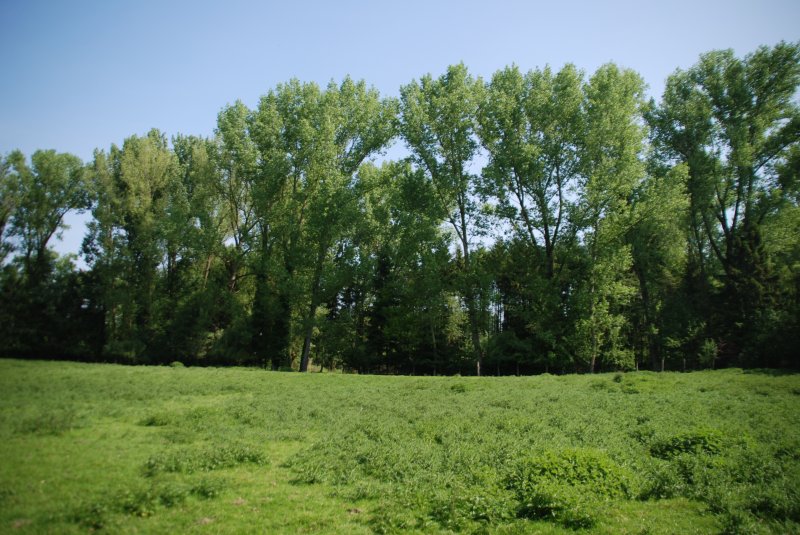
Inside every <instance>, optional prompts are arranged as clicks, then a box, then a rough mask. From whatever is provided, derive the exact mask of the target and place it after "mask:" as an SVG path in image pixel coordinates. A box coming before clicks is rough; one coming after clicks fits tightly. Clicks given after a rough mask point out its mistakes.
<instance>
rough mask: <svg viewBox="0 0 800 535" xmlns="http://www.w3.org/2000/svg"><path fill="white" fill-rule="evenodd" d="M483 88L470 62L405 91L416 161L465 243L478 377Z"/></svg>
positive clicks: (404, 120)
mask: <svg viewBox="0 0 800 535" xmlns="http://www.w3.org/2000/svg"><path fill="white" fill-rule="evenodd" d="M481 92H482V82H481V81H480V80H475V79H474V78H473V77H472V76H471V75H470V74H469V72H468V71H467V68H466V67H465V66H464V64H459V65H453V66H450V67H448V69H447V72H446V73H445V74H443V75H442V76H440V77H439V78H437V79H434V78H433V77H432V76H431V75H429V74H428V75H425V76H423V77H422V79H421V80H420V81H419V82H417V81H413V82H411V83H410V84H408V85H406V86H403V87H402V88H401V89H400V95H401V113H400V132H401V134H402V135H403V138H404V139H405V141H406V143H407V144H408V146H409V148H410V149H411V153H412V160H413V161H414V163H415V164H416V165H417V166H419V168H421V169H423V170H424V172H425V173H426V175H427V177H428V180H430V182H431V184H432V186H433V187H432V189H433V192H434V195H435V199H436V202H437V203H438V204H439V206H440V210H441V211H442V212H444V213H445V214H446V216H445V219H446V221H447V222H448V223H450V225H451V227H452V229H453V231H454V232H455V234H456V237H457V239H458V242H459V245H460V251H461V262H462V266H461V274H462V277H463V282H462V285H461V294H462V296H463V298H464V301H465V302H466V307H467V314H468V317H469V329H470V335H471V339H472V349H473V355H474V358H475V364H476V370H477V373H478V375H480V374H481V363H482V361H483V350H482V349H481V344H480V329H479V320H478V310H477V302H476V289H475V286H476V284H475V281H474V273H473V265H472V259H471V252H472V248H471V246H470V240H471V239H472V238H473V237H474V236H475V231H476V224H477V221H476V220H477V218H478V216H479V209H478V205H477V202H476V193H477V192H476V186H477V181H476V177H475V175H474V174H472V173H471V172H470V166H471V163H472V160H473V158H474V157H475V155H476V154H477V151H478V141H477V139H476V136H475V121H476V117H477V111H478V106H479V103H480V101H481Z"/></svg>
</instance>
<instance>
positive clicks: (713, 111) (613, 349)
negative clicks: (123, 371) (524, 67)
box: [0, 43, 800, 375]
mask: <svg viewBox="0 0 800 535" xmlns="http://www.w3.org/2000/svg"><path fill="white" fill-rule="evenodd" d="M645 87H646V86H645V82H644V80H642V79H641V77H640V76H639V75H638V74H637V73H635V72H633V71H631V70H628V69H623V68H620V67H619V66H617V65H614V64H607V65H603V66H602V67H600V68H599V69H597V70H596V71H595V72H594V73H585V72H582V71H580V70H579V69H578V68H576V67H575V66H573V65H565V66H564V67H562V68H561V69H560V70H555V69H552V68H550V67H545V68H542V69H536V70H532V71H529V72H522V71H521V70H520V68H519V67H517V66H515V65H512V66H508V67H505V68H503V69H500V70H498V71H497V72H496V73H494V74H493V75H492V76H491V78H489V79H487V80H483V79H481V78H479V77H475V76H473V75H472V74H470V72H469V70H468V68H467V67H466V66H465V65H463V64H458V65H452V66H450V67H448V68H447V69H446V70H445V72H444V73H443V74H441V75H439V76H434V75H432V74H427V75H424V76H422V77H421V78H420V79H419V80H413V81H411V82H409V83H408V84H407V85H404V86H403V87H401V88H400V90H399V99H395V98H387V97H384V96H381V95H380V94H379V93H378V92H377V91H376V90H375V89H374V88H371V87H369V86H368V85H367V83H366V82H365V81H357V80H352V79H350V78H345V79H344V80H342V81H341V82H331V83H330V84H329V85H328V86H326V87H320V86H318V85H317V84H314V83H304V82H301V81H298V80H291V81H289V82H287V83H285V84H281V85H278V86H277V87H275V88H273V89H271V90H269V91H268V92H267V93H266V94H265V95H264V96H263V97H262V98H261V99H260V101H259V102H258V104H257V105H256V106H255V108H253V109H249V108H248V107H247V106H245V105H244V104H242V103H241V102H236V103H234V104H232V105H229V106H226V107H225V108H223V109H222V110H221V111H220V112H219V115H218V120H217V128H216V131H215V133H214V135H213V136H212V137H210V138H202V137H196V136H186V135H176V136H174V137H173V138H171V139H169V138H168V137H167V136H166V135H165V134H164V133H162V132H159V131H157V130H153V131H151V132H149V133H147V134H146V135H144V136H136V135H134V136H131V137H129V138H128V139H126V140H125V141H124V142H123V144H122V146H121V147H117V146H115V145H112V146H111V147H110V148H109V149H108V150H97V151H96V152H95V154H94V157H93V159H92V161H91V162H88V163H86V164H84V163H82V162H81V161H80V160H79V159H78V158H77V157H75V156H73V155H70V154H60V153H57V152H55V151H52V150H49V151H37V152H35V153H34V154H33V155H32V156H31V158H30V160H28V159H26V157H25V156H24V155H23V154H21V153H20V152H18V151H15V152H12V153H10V154H8V155H6V156H4V157H3V158H1V159H0V262H1V265H2V271H0V295H2V302H3V307H2V311H0V346H1V347H2V348H3V351H4V354H5V355H8V356H22V357H47V358H75V359H86V360H105V361H116V362H127V363H145V362H146V363H167V362H171V361H175V360H180V361H182V362H185V363H187V364H213V365H220V364H240V365H242V364H243V365H258V366H265V367H270V368H273V369H299V370H300V371H306V370H308V369H309V368H310V366H317V367H327V368H344V369H346V370H352V371H358V372H362V373H364V372H371V373H430V374H440V373H442V374H444V373H462V374H472V373H476V374H479V375H480V374H493V373H494V374H509V373H537V372H572V371H587V372H595V371H598V370H624V369H636V368H640V367H648V368H651V369H656V370H662V369H687V368H701V367H714V366H729V365H739V366H773V367H797V366H798V364H799V362H798V360H797V355H796V349H797V347H800V340H798V333H800V324H799V323H798V322H799V321H800V291H798V289H799V288H800V270H798V266H800V179H799V178H798V177H800V107H798V100H797V94H798V93H797V90H798V87H800V45H798V44H791V43H779V44H778V45H776V46H774V47H761V48H759V49H757V50H756V51H754V52H752V53H750V54H748V55H746V56H744V57H737V56H736V55H735V54H734V53H733V52H732V51H730V50H723V51H713V52H709V53H707V54H703V55H702V56H701V57H700V58H699V60H698V62H697V63H696V64H695V65H694V66H693V67H691V68H689V69H686V70H678V71H676V72H675V73H674V74H673V75H671V76H670V77H669V79H668V80H667V84H666V88H665V90H664V94H663V96H662V97H661V99H660V100H659V101H656V100H651V101H649V102H647V101H646V100H645V97H644V95H645ZM393 143H400V144H403V145H404V146H405V147H406V149H407V154H408V156H407V157H406V158H404V159H401V160H399V161H387V160H385V159H383V158H382V155H383V154H384V151H385V150H386V149H387V148H388V147H389V146H391V145H392V144H393ZM85 210H90V211H91V219H90V221H89V223H88V225H87V233H86V236H85V239H84V243H83V248H82V250H81V253H80V254H81V255H82V256H83V259H84V261H85V264H86V266H87V267H86V268H85V269H77V268H76V267H75V265H74V256H64V257H59V256H58V255H57V254H56V253H55V252H54V250H53V248H52V245H53V241H54V237H56V238H57V237H58V236H59V235H60V233H61V232H63V231H64V229H65V226H64V217H65V215H66V214H67V213H69V212H70V211H85Z"/></svg>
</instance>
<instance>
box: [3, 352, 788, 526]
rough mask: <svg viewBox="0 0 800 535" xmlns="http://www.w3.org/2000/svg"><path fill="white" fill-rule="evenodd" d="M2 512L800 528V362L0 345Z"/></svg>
mask: <svg viewBox="0 0 800 535" xmlns="http://www.w3.org/2000/svg"><path fill="white" fill-rule="evenodd" d="M0 393H1V394H0V532H13V533H86V532H87V531H107V532H110V533H133V532H139V533H194V532H196V533H248V532H252V533H281V532H283V533H300V532H320V533H337V532H338V533H359V532H360V533H370V532H418V533H437V532H442V533H444V532H452V531H460V532H486V531H488V532H494V533H569V532H574V530H579V531H580V530H589V531H591V532H596V533H609V534H610V533H693V532H694V533H713V532H719V531H721V530H726V531H729V532H736V531H740V532H743V531H756V532H758V531H762V532H776V533H780V532H793V531H798V528H800V525H799V524H798V521H800V500H799V499H798V488H800V425H799V424H800V410H798V409H800V376H797V375H782V376H773V375H771V374H768V373H761V372H759V373H745V372H742V371H741V370H723V371H717V372H698V373H691V374H674V373H668V374H653V373H646V372H640V373H631V374H625V375H613V374H607V375H595V376H560V377H559V376H549V375H545V376H539V377H527V378H515V377H508V378H467V377H464V378H462V377H450V378H442V377H377V376H354V375H341V374H315V373H312V374H304V375H303V374H292V373H272V372H266V371H263V370H254V369H230V368H229V369H217V368H205V369H201V368H169V367H123V366H114V365H88V364H74V363H53V362H23V361H14V360H0Z"/></svg>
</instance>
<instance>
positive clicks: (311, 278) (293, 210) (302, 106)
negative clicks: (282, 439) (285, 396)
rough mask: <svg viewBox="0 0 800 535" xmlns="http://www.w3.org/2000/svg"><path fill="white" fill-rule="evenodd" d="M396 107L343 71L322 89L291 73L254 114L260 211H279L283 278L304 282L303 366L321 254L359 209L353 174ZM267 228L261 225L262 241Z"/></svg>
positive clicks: (384, 138)
mask: <svg viewBox="0 0 800 535" xmlns="http://www.w3.org/2000/svg"><path fill="white" fill-rule="evenodd" d="M395 110H396V103H395V102H394V101H393V100H391V99H381V98H380V96H379V94H378V92H377V91H376V90H374V89H368V88H367V86H366V83H364V82H363V81H360V82H354V81H353V80H351V79H349V78H346V79H345V80H344V81H343V82H342V83H341V85H339V86H337V85H336V84H334V83H331V84H329V85H328V87H327V89H326V90H325V91H321V90H320V89H319V88H318V87H317V86H316V84H300V83H299V82H297V81H296V80H294V81H291V82H290V83H289V84H286V85H281V86H278V88H277V89H276V90H274V91H271V92H270V93H268V94H267V95H266V96H264V97H262V99H261V101H260V103H259V106H258V108H257V110H256V111H255V113H254V114H253V118H252V122H251V127H250V128H251V132H252V136H253V140H254V142H255V144H256V146H257V147H258V150H259V155H260V159H261V165H260V170H259V175H258V181H259V183H260V184H261V185H262V194H261V195H260V197H259V203H260V206H261V209H262V214H267V213H277V214H280V215H279V218H278V219H279V221H277V222H276V223H277V226H278V228H276V229H274V230H275V231H276V232H277V233H278V239H279V240H280V244H281V248H282V252H283V256H284V266H285V268H286V273H287V275H288V277H287V278H289V279H293V278H295V274H297V278H301V277H302V280H303V281H304V288H303V289H302V292H303V294H304V295H305V300H306V303H307V309H306V311H305V312H303V313H302V315H301V316H302V318H303V321H302V323H303V325H302V330H303V333H304V334H303V348H302V353H301V357H300V371H306V370H307V369H308V362H309V358H310V351H311V341H312V335H313V331H314V324H315V319H316V317H317V308H318V307H319V306H320V305H321V304H322V303H323V302H324V301H325V299H324V294H325V293H328V294H330V293H331V292H332V291H333V289H331V288H324V287H323V274H324V267H325V264H326V261H328V260H329V259H330V258H331V257H332V255H333V254H334V251H335V249H336V248H337V245H339V243H340V239H341V238H342V236H343V234H344V233H345V229H346V228H347V227H348V225H351V224H352V223H353V221H354V217H355V214H356V212H355V207H356V201H357V198H356V196H355V193H354V188H353V186H354V176H355V173H356V172H357V170H358V168H359V167H360V165H361V164H362V163H363V162H364V161H365V160H366V159H367V158H369V157H370V156H371V155H373V154H375V153H376V152H377V151H379V150H381V149H382V148H383V147H384V146H385V145H386V143H387V142H388V141H389V140H390V139H391V138H392V136H393V135H394V116H395ZM262 221H263V220H262ZM271 221H275V218H273V219H272V220H271ZM264 222H265V221H264ZM268 229H269V230H270V231H272V230H273V229H272V227H267V226H266V225H264V224H262V240H263V232H264V231H265V230H268ZM300 269H302V273H297V272H298V271H299V270H300ZM334 293H335V292H334Z"/></svg>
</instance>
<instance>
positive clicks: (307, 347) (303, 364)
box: [300, 240, 328, 372]
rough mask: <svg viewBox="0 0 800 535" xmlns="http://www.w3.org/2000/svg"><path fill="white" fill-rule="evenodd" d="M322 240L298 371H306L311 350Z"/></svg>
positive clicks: (322, 253)
mask: <svg viewBox="0 0 800 535" xmlns="http://www.w3.org/2000/svg"><path fill="white" fill-rule="evenodd" d="M323 241H324V240H320V246H319V250H318V251H317V263H316V265H315V266H314V280H313V281H312V284H311V305H310V306H309V309H308V316H307V318H306V334H305V338H303V353H302V355H301V357H300V371H301V372H306V371H308V359H309V353H310V351H311V336H312V335H313V334H314V316H315V314H316V312H317V307H318V306H319V282H320V278H321V277H322V263H323V261H324V260H325V252H326V251H327V250H328V248H327V247H325V246H324V245H323Z"/></svg>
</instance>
